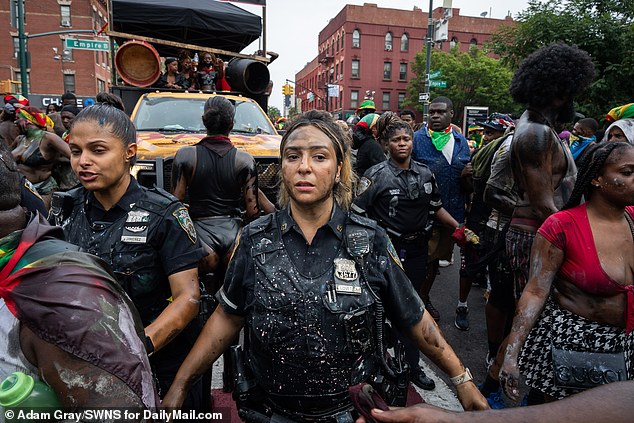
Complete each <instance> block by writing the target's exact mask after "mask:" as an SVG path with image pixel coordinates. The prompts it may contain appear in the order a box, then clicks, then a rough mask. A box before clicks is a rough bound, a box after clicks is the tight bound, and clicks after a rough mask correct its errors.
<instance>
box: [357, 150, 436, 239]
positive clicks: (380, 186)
mask: <svg viewBox="0 0 634 423" xmlns="http://www.w3.org/2000/svg"><path fill="white" fill-rule="evenodd" d="M441 207H442V201H441V199H440V194H439V192H438V187H437V186H436V179H435V178H434V174H433V173H432V172H431V170H430V169H429V168H428V167H427V166H426V165H424V164H422V163H419V162H417V161H415V160H411V161H410V168H409V169H401V168H399V167H397V166H396V165H395V164H394V163H393V162H392V160H387V161H385V162H382V163H379V164H377V165H374V166H372V167H371V168H370V169H368V170H367V171H366V172H365V175H364V176H363V178H361V180H360V181H359V185H358V188H357V198H356V199H355V201H354V204H353V206H352V210H353V211H355V212H357V213H359V214H363V215H367V216H368V217H370V218H371V219H374V220H376V221H377V222H378V223H379V224H380V225H381V226H383V227H384V228H386V230H387V231H388V233H389V234H390V235H391V236H395V237H397V238H399V237H402V236H407V235H412V234H416V233H421V234H422V232H424V230H425V227H426V226H427V222H428V221H429V219H430V218H432V217H433V215H434V214H435V213H436V212H437V211H438V210H439V209H440V208H441Z"/></svg>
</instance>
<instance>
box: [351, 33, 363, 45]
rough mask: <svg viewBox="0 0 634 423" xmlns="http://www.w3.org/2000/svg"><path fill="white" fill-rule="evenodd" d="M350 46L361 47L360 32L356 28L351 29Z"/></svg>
mask: <svg viewBox="0 0 634 423" xmlns="http://www.w3.org/2000/svg"><path fill="white" fill-rule="evenodd" d="M352 48H361V33H360V32H359V30H358V29H355V30H354V31H352Z"/></svg>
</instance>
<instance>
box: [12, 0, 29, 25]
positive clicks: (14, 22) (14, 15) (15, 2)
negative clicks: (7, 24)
mask: <svg viewBox="0 0 634 423" xmlns="http://www.w3.org/2000/svg"><path fill="white" fill-rule="evenodd" d="M9 7H10V8H11V18H10V19H11V26H12V27H14V28H17V27H18V0H11V4H10V5H9ZM25 7H26V5H25ZM24 14H25V15H26V11H25V13H24ZM24 20H25V21H26V16H24Z"/></svg>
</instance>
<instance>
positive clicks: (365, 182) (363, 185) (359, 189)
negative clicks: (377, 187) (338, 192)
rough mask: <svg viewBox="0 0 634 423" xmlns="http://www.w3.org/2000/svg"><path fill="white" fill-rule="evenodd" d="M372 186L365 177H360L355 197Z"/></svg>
mask: <svg viewBox="0 0 634 423" xmlns="http://www.w3.org/2000/svg"><path fill="white" fill-rule="evenodd" d="M370 185H372V181H371V180H369V179H368V178H366V177H365V176H363V177H361V179H360V180H359V185H357V195H361V194H363V193H364V192H366V191H367V190H368V188H370Z"/></svg>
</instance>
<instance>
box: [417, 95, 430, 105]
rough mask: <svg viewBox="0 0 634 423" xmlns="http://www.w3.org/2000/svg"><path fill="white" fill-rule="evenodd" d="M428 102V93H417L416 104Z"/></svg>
mask: <svg viewBox="0 0 634 423" xmlns="http://www.w3.org/2000/svg"><path fill="white" fill-rule="evenodd" d="M426 101H429V93H418V102H419V103H424V102H426Z"/></svg>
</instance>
